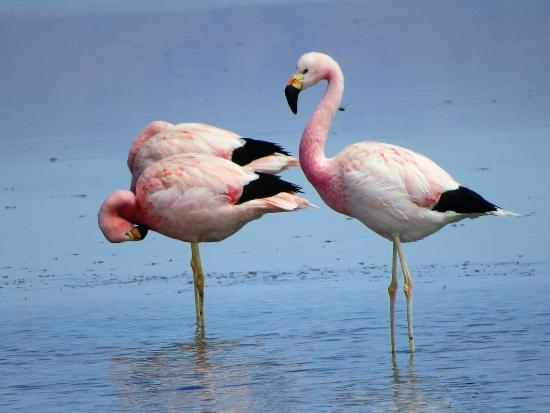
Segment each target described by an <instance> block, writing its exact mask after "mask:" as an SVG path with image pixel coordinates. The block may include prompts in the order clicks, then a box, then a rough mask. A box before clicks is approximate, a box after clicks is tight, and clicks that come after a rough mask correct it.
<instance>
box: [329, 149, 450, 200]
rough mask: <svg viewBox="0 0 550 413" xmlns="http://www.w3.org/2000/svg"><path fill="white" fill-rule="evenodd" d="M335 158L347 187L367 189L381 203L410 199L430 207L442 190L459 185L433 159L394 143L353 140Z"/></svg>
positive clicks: (357, 189)
mask: <svg viewBox="0 0 550 413" xmlns="http://www.w3.org/2000/svg"><path fill="white" fill-rule="evenodd" d="M338 161H339V164H340V165H341V168H342V169H343V171H342V172H343V180H344V185H345V186H346V187H347V188H348V189H351V190H352V191H364V192H368V193H369V194H370V198H372V199H378V200H379V201H380V203H382V204H384V206H392V205H394V206H398V205H401V204H406V203H408V202H411V203H413V204H415V205H417V206H419V207H422V208H427V209H431V208H432V207H434V206H435V205H436V204H437V202H438V201H439V199H440V197H441V194H442V193H444V192H446V191H451V190H454V189H457V188H458V187H459V184H458V182H456V181H455V180H454V179H453V178H452V177H451V176H450V175H449V174H448V173H447V172H445V170H443V169H442V168H441V167H439V166H438V165H437V164H436V163H435V162H433V161H432V160H430V159H429V158H427V157H426V156H424V155H421V154H419V153H416V152H414V151H411V150H409V149H405V148H402V147H399V146H396V145H390V144H385V143H379V142H361V143H357V144H354V145H351V146H349V147H348V148H346V149H345V150H344V151H343V152H342V153H341V154H340V155H338ZM402 207H405V206H404V205H402ZM400 209H401V208H400Z"/></svg>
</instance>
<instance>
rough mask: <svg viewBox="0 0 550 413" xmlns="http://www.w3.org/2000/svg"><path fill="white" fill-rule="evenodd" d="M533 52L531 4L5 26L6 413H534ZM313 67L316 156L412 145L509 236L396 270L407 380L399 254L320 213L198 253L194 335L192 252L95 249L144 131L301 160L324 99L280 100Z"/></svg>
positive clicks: (483, 225) (545, 385)
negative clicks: (358, 146) (356, 147)
mask: <svg viewBox="0 0 550 413" xmlns="http://www.w3.org/2000/svg"><path fill="white" fill-rule="evenodd" d="M22 27H24V28H25V30H21V28H22ZM549 35H550V7H549V5H547V4H546V3H544V2H535V1H532V2H528V3H522V4H519V3H517V2H513V1H510V2H506V1H504V2H503V1H499V2H494V3H493V2H485V3H483V5H480V4H478V3H474V2H467V1H464V2H457V3H453V4H445V5H444V6H443V5H441V4H440V3H439V2H425V3H423V4H422V5H418V4H417V3H416V2H415V3H412V2H387V1H385V2H381V1H380V2H378V1H369V2H345V3H337V4H332V3H331V2H314V1H300V2H292V3H290V2H289V3H278V2H274V1H258V2H255V1H239V2H238V3H233V2H232V3H223V2H221V3H220V2H206V3H196V4H195V3H193V2H190V3H185V4H181V2H170V1H163V2H159V3H158V5H156V6H155V8H154V9H153V8H152V6H149V5H148V4H146V3H136V2H132V3H129V2H117V4H116V6H113V5H110V4H109V5H107V4H106V3H104V2H102V1H99V0H97V1H93V2H87V4H86V5H78V6H75V5H74V4H73V2H64V1H59V2H55V3H53V2H34V1H24V2H11V1H0V45H1V46H0V48H1V50H2V51H3V57H4V60H3V61H4V62H8V63H4V64H3V65H2V67H0V90H1V93H0V105H1V107H2V110H1V111H0V121H1V122H2V124H3V125H4V128H3V131H2V133H1V134H0V161H1V162H0V222H1V223H2V229H3V234H4V236H2V237H0V326H1V327H0V329H1V330H0V331H1V333H2V334H1V335H0V406H2V409H0V410H3V409H5V410H6V411H22V412H27V411H44V412H48V411H56V412H60V411H82V412H85V411H132V412H140V411H144V412H145V411H334V412H336V411H372V412H377V411H381V412H382V411H383V412H386V411H422V412H425V411H428V412H429V411H434V412H439V411H452V412H463V411H468V412H471V411H493V410H501V411H526V412H528V411H537V412H544V411H548V410H550V397H549V396H548V394H550V392H549V387H550V362H549V361H548V360H550V357H549V356H550V354H549V350H548V349H549V348H550V347H549V346H548V343H549V340H550V337H549V334H550V333H549V332H550V329H549V328H548V327H549V324H550V317H549V316H550V305H549V304H548V300H547V294H546V291H547V290H548V287H549V281H548V274H549V272H550V260H549V259H548V258H549V257H548V248H547V247H546V243H545V235H546V234H547V233H548V231H549V230H550V220H549V219H548V216H547V212H546V206H547V205H548V202H549V201H550V187H549V186H548V185H546V184H544V183H545V181H546V178H547V177H548V176H549V174H550V167H549V166H548V164H547V154H548V153H549V145H548V142H549V139H548V138H549V131H550V120H549V118H548V115H547V114H548V113H549V111H550V87H549V84H548V81H547V74H548V73H549V71H550V52H549V51H548V48H547V39H548V36H549ZM309 50H322V51H326V52H328V53H330V54H332V55H333V56H334V57H335V58H337V60H338V61H339V62H340V64H341V66H342V67H343V69H344V73H345V75H346V92H345V97H344V102H343V104H344V105H345V106H346V111H345V112H339V113H338V115H337V118H336V121H335V124H334V127H333V129H332V131H331V136H330V139H329V142H328V145H327V152H328V153H329V154H332V153H335V152H336V151H337V150H339V149H340V148H342V147H343V146H344V145H347V144H349V143H351V142H354V141H356V140H359V139H361V138H375V139H379V140H382V141H388V142H393V143H397V144H400V145H403V146H407V147H410V148H413V149H416V150H418V151H420V152H423V153H425V154H427V155H429V156H430V157H432V158H433V159H435V160H436V161H437V162H438V163H440V164H441V165H443V166H444V167H445V168H446V169H447V170H449V171H450V172H451V174H452V175H453V176H454V177H455V178H457V179H458V180H459V181H460V182H462V183H464V184H465V185H467V186H469V187H472V188H473V189H475V190H478V191H479V192H481V193H483V194H484V195H485V196H487V198H488V199H489V200H491V201H493V202H495V203H497V204H498V205H500V206H502V207H505V208H507V209H510V210H513V211H517V212H520V213H522V214H523V217H522V218H519V219H495V218H486V219H479V220H475V221H467V222H461V223H458V224H456V225H454V226H449V227H448V228H445V229H443V230H442V231H440V232H439V233H437V234H435V235H433V236H432V237H430V238H428V239H426V240H423V241H421V242H418V243H415V244H410V245H409V244H407V245H406V246H405V253H406V254H407V257H408V260H409V263H410V266H411V270H412V274H413V278H414V280H415V332H416V344H417V353H416V355H415V357H414V359H410V357H409V354H408V348H407V337H406V323H405V314H404V312H403V310H404V299H403V296H402V293H400V295H399V298H398V310H397V333H398V336H397V344H398V355H397V357H396V358H395V359H392V357H391V354H390V352H389V337H388V336H389V331H388V330H389V328H388V298H387V292H386V287H387V284H388V283H389V271H390V269H389V267H388V265H389V264H390V260H391V246H390V244H389V243H388V242H387V241H385V240H382V239H380V238H378V237H377V236H376V235H374V234H372V233H370V232H368V231H367V230H366V229H364V228H363V227H362V226H361V225H360V224H358V223H357V222H355V221H352V220H348V219H346V218H345V217H343V216H340V215H337V214H335V213H333V212H331V211H330V210H328V208H326V207H321V208H319V209H318V210H308V211H303V212H299V213H294V214H278V215H272V216H266V217H264V218H262V220H260V221H257V222H254V223H251V224H249V225H247V226H246V227H245V228H244V229H243V230H241V231H240V232H239V233H238V234H236V235H234V236H233V237H231V238H229V239H227V240H225V241H224V242H222V243H216V244H208V245H203V246H202V247H201V248H202V256H203V261H204V267H205V270H206V271H207V279H206V283H207V287H206V317H207V328H206V334H205V335H204V336H202V335H200V334H197V333H196V332H195V327H194V313H193V311H194V306H193V303H192V293H191V291H192V285H191V284H190V282H191V275H190V273H189V267H188V261H189V258H190V251H189V247H188V246H187V245H185V244H183V243H179V242H176V241H174V240H170V239H166V238H163V237H162V236H159V235H157V234H151V235H150V236H148V237H147V239H145V240H144V241H143V242H140V243H132V244H130V243H128V244H123V245H112V244H109V243H107V242H105V241H104V240H103V239H102V236H101V233H100V232H99V230H98V229H97V224H96V213H97V209H98V206H99V205H100V203H101V202H102V200H103V199H104V198H105V197H106V196H107V195H108V194H109V193H110V192H112V191H113V190H114V189H118V188H126V187H127V186H128V184H129V173H128V172H127V169H126V165H125V159H126V154H127V150H128V147H129V144H130V142H131V140H132V138H133V136H134V135H135V134H136V133H137V131H138V130H140V129H141V128H142V127H143V126H144V125H145V124H147V123H148V122H149V121H151V120H154V119H165V120H169V121H172V122H177V121H196V120H198V121H204V122H210V123H213V124H216V125H219V126H223V127H227V128H229V129H233V130H235V131H238V132H239V133H241V134H243V135H244V136H250V137H259V138H264V139H271V140H274V141H278V142H281V143H282V144H283V145H284V146H285V147H287V148H288V149H290V150H291V151H292V152H293V153H297V146H298V138H299V136H300V134H301V130H302V128H303V126H304V124H305V122H306V120H307V118H308V116H309V114H310V112H311V110H312V108H313V107H314V105H315V104H316V102H317V101H318V99H319V97H320V95H321V93H322V90H321V88H316V89H312V90H308V91H307V92H304V93H303V94H302V95H301V97H300V99H301V100H300V106H299V114H298V116H294V115H292V114H291V113H290V111H289V110H288V107H287V106H286V102H285V100H284V96H283V89H284V85H285V83H286V81H287V79H288V77H289V76H290V74H291V73H292V72H293V70H294V65H295V62H296V60H297V58H298V57H299V56H300V55H301V54H302V53H303V52H305V51H309ZM285 176H286V177H287V178H288V179H289V180H292V181H294V182H296V183H298V184H300V185H302V186H303V187H304V190H305V195H306V196H307V197H308V198H310V199H311V200H312V201H313V202H314V203H317V204H319V205H322V202H321V201H320V200H319V198H318V197H317V195H316V194H315V192H314V190H313V189H312V188H311V186H310V185H309V184H308V183H307V182H306V181H305V180H304V178H303V176H302V175H301V174H300V172H299V171H292V172H290V173H288V174H286V175H285ZM320 223H321V225H320Z"/></svg>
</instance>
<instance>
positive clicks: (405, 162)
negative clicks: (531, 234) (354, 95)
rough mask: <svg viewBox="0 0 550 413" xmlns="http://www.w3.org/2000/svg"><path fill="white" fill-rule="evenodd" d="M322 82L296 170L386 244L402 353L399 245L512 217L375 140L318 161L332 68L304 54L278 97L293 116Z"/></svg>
mask: <svg viewBox="0 0 550 413" xmlns="http://www.w3.org/2000/svg"><path fill="white" fill-rule="evenodd" d="M321 80H326V81H327V82H328V85H327V88H326V91H325V94H324V96H323V98H322V100H321V102H320V103H319V105H318V106H317V108H316V109H315V112H314V113H313V115H312V116H311V118H310V119H309V121H308V123H307V125H306V127H305V129H304V132H303V135H302V139H301V141H300V165H301V166H302V169H303V170H304V173H305V175H306V177H307V179H308V180H309V181H310V182H311V183H312V185H313V186H314V187H315V188H316V189H317V191H318V192H319V195H320V196H321V198H322V199H323V200H324V201H325V202H326V203H327V204H328V205H329V206H330V207H331V208H332V209H334V210H335V211H337V212H340V213H342V214H344V215H348V216H350V217H353V218H357V219H358V220H359V221H361V222H362V223H363V224H365V225H366V226H367V227H368V228H370V229H371V230H373V231H374V232H376V233H377V234H378V235H380V236H382V237H384V238H387V239H388V240H390V241H392V242H393V258H392V279H391V283H390V285H389V287H388V292H389V296H390V332H391V349H392V353H395V338H394V308H395V296H396V290H397V274H396V263H397V255H399V260H400V262H401V268H402V270H403V278H404V292H405V297H406V300H407V325H408V336H409V348H410V352H411V354H413V353H414V338H413V325H412V288H413V284H412V278H411V276H410V273H409V270H408V268H407V262H406V260H405V256H404V254H403V251H402V248H401V242H412V241H417V240H420V239H422V238H424V237H426V236H428V235H430V234H433V233H434V232H436V231H438V230H439V229H441V228H442V227H443V226H444V225H447V224H449V223H451V222H456V221H459V220H461V219H464V218H477V217H479V216H481V215H498V216H512V215H517V214H514V213H512V212H509V211H506V210H503V209H501V208H499V207H497V206H496V205H494V204H492V203H490V202H488V201H486V200H485V199H483V198H482V197H481V196H480V195H479V194H477V193H475V192H474V191H472V190H470V189H468V188H465V187H463V186H461V185H460V184H459V183H458V182H457V181H455V180H454V179H453V178H451V176H450V175H449V174H448V173H447V172H445V171H444V170H443V169H442V168H440V167H439V166H438V165H436V164H435V163H434V162H433V161H431V160H430V159H429V158H427V157H425V156H424V155H421V154H419V153H416V152H413V151H411V150H409V149H405V148H401V147H399V146H396V145H390V144H386V143H380V142H372V141H366V142H359V143H355V144H352V145H349V146H347V147H346V148H344V149H343V150H342V151H341V152H340V153H339V154H338V155H336V156H334V157H333V158H327V157H326V156H325V153H324V152H325V141H326V138H327V134H328V130H329V128H330V126H331V124H332V121H333V118H334V115H335V113H336V110H337V109H338V107H339V105H340V102H341V99H342V95H343V92H344V75H343V74H342V71H341V70H340V67H339V65H338V63H337V62H336V61H335V60H334V59H332V58H331V57H330V56H328V55H326V54H322V53H316V52H311V53H306V54H304V55H303V56H302V57H301V58H300V59H299V60H298V63H297V72H296V73H295V74H294V75H293V76H292V77H291V78H290V80H289V82H288V84H287V86H286V89H285V95H286V98H287V101H288V104H289V106H290V108H291V110H292V111H293V112H294V113H296V112H297V102H298V94H299V92H300V91H301V90H304V89H306V88H308V87H311V86H313V85H315V84H317V83H318V82H319V81H321Z"/></svg>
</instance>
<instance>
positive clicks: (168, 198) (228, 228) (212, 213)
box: [98, 154, 310, 326]
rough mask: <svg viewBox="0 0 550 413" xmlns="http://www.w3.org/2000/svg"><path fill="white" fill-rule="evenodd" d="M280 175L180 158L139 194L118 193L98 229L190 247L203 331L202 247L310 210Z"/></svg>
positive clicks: (158, 169) (120, 238)
mask: <svg viewBox="0 0 550 413" xmlns="http://www.w3.org/2000/svg"><path fill="white" fill-rule="evenodd" d="M299 191H300V188H299V187H298V186H296V185H294V184H292V183H289V182H286V181H283V180H282V179H280V178H279V177H278V176H275V175H269V174H264V173H261V172H256V171H254V170H253V169H252V168H251V167H247V166H245V167H241V166H239V165H237V164H235V163H233V162H231V161H228V160H226V159H223V158H217V157H213V156H210V155H205V154H178V155H172V156H169V157H167V158H164V159H160V160H158V161H156V162H154V163H152V164H151V165H149V166H148V167H147V168H146V169H145V170H144V171H143V172H142V173H141V174H140V176H139V177H138V179H137V181H136V186H135V192H132V191H127V190H119V191H115V192H114V193H113V194H111V195H110V196H109V197H108V198H107V199H106V200H105V202H103V204H102V205H101V208H100V210H99V213H98V223H99V228H100V229H101V231H102V232H103V234H104V235H105V238H107V240H109V241H111V242H124V241H138V240H141V239H142V238H143V237H144V236H145V234H146V232H147V229H148V228H151V229H153V230H154V231H157V232H159V233H161V234H163V235H166V236H168V237H171V238H175V239H178V240H181V241H187V242H190V243H191V247H192V259H191V267H192V269H193V281H194V282H193V284H194V285H195V306H196V313H197V322H198V324H199V325H200V326H204V304H203V303H204V273H203V270H202V264H201V259H200V255H199V249H198V244H199V243H200V242H214V241H221V240H223V239H225V238H227V237H229V236H230V235H232V234H234V233H235V232H237V231H238V230H239V229H241V228H242V227H243V226H244V225H245V224H246V223H248V222H250V221H252V220H255V219H258V218H260V217H261V216H262V215H264V214H266V213H274V212H287V211H294V210H297V209H300V208H302V207H304V206H308V205H310V204H309V202H308V201H307V200H306V199H304V198H301V197H299V196H297V195H295V193H296V192H299Z"/></svg>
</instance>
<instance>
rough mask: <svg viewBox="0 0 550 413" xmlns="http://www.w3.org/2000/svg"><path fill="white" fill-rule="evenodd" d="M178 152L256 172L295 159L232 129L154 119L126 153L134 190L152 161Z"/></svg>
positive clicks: (286, 164) (276, 170) (277, 147)
mask: <svg viewBox="0 0 550 413" xmlns="http://www.w3.org/2000/svg"><path fill="white" fill-rule="evenodd" d="M178 153H203V154H209V155H212V156H217V157H220V158H224V159H228V160H231V161H233V162H235V163H236V164H238V165H241V166H244V165H248V166H250V167H252V168H253V169H254V170H255V171H257V172H263V173H268V174H276V173H279V172H282V171H284V170H286V169H287V168H289V167H292V166H298V165H299V163H298V160H297V159H296V158H294V157H292V156H290V154H289V153H288V152H287V151H286V150H284V149H283V148H282V147H281V146H280V145H278V144H276V143H273V142H268V141H264V140H259V139H250V138H243V137H241V136H240V135H238V134H237V133H235V132H232V131H230V130H227V129H222V128H219V127H216V126H213V125H208V124H205V123H179V124H176V125H173V124H171V123H169V122H166V121H154V122H151V123H150V124H149V125H147V126H146V127H145V128H144V129H143V130H142V131H141V132H140V133H139V134H138V136H137V137H136V138H135V139H134V142H133V143H132V145H131V147H130V150H129V152H128V162H127V163H128V168H129V169H130V173H131V174H132V182H131V185H130V190H132V191H133V190H134V188H135V184H136V181H137V179H138V177H139V176H140V174H141V173H142V172H143V171H144V170H145V168H147V166H148V165H150V164H151V163H153V162H155V161H158V160H159V159H162V158H166V157H167V156H170V155H175V154H178Z"/></svg>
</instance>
